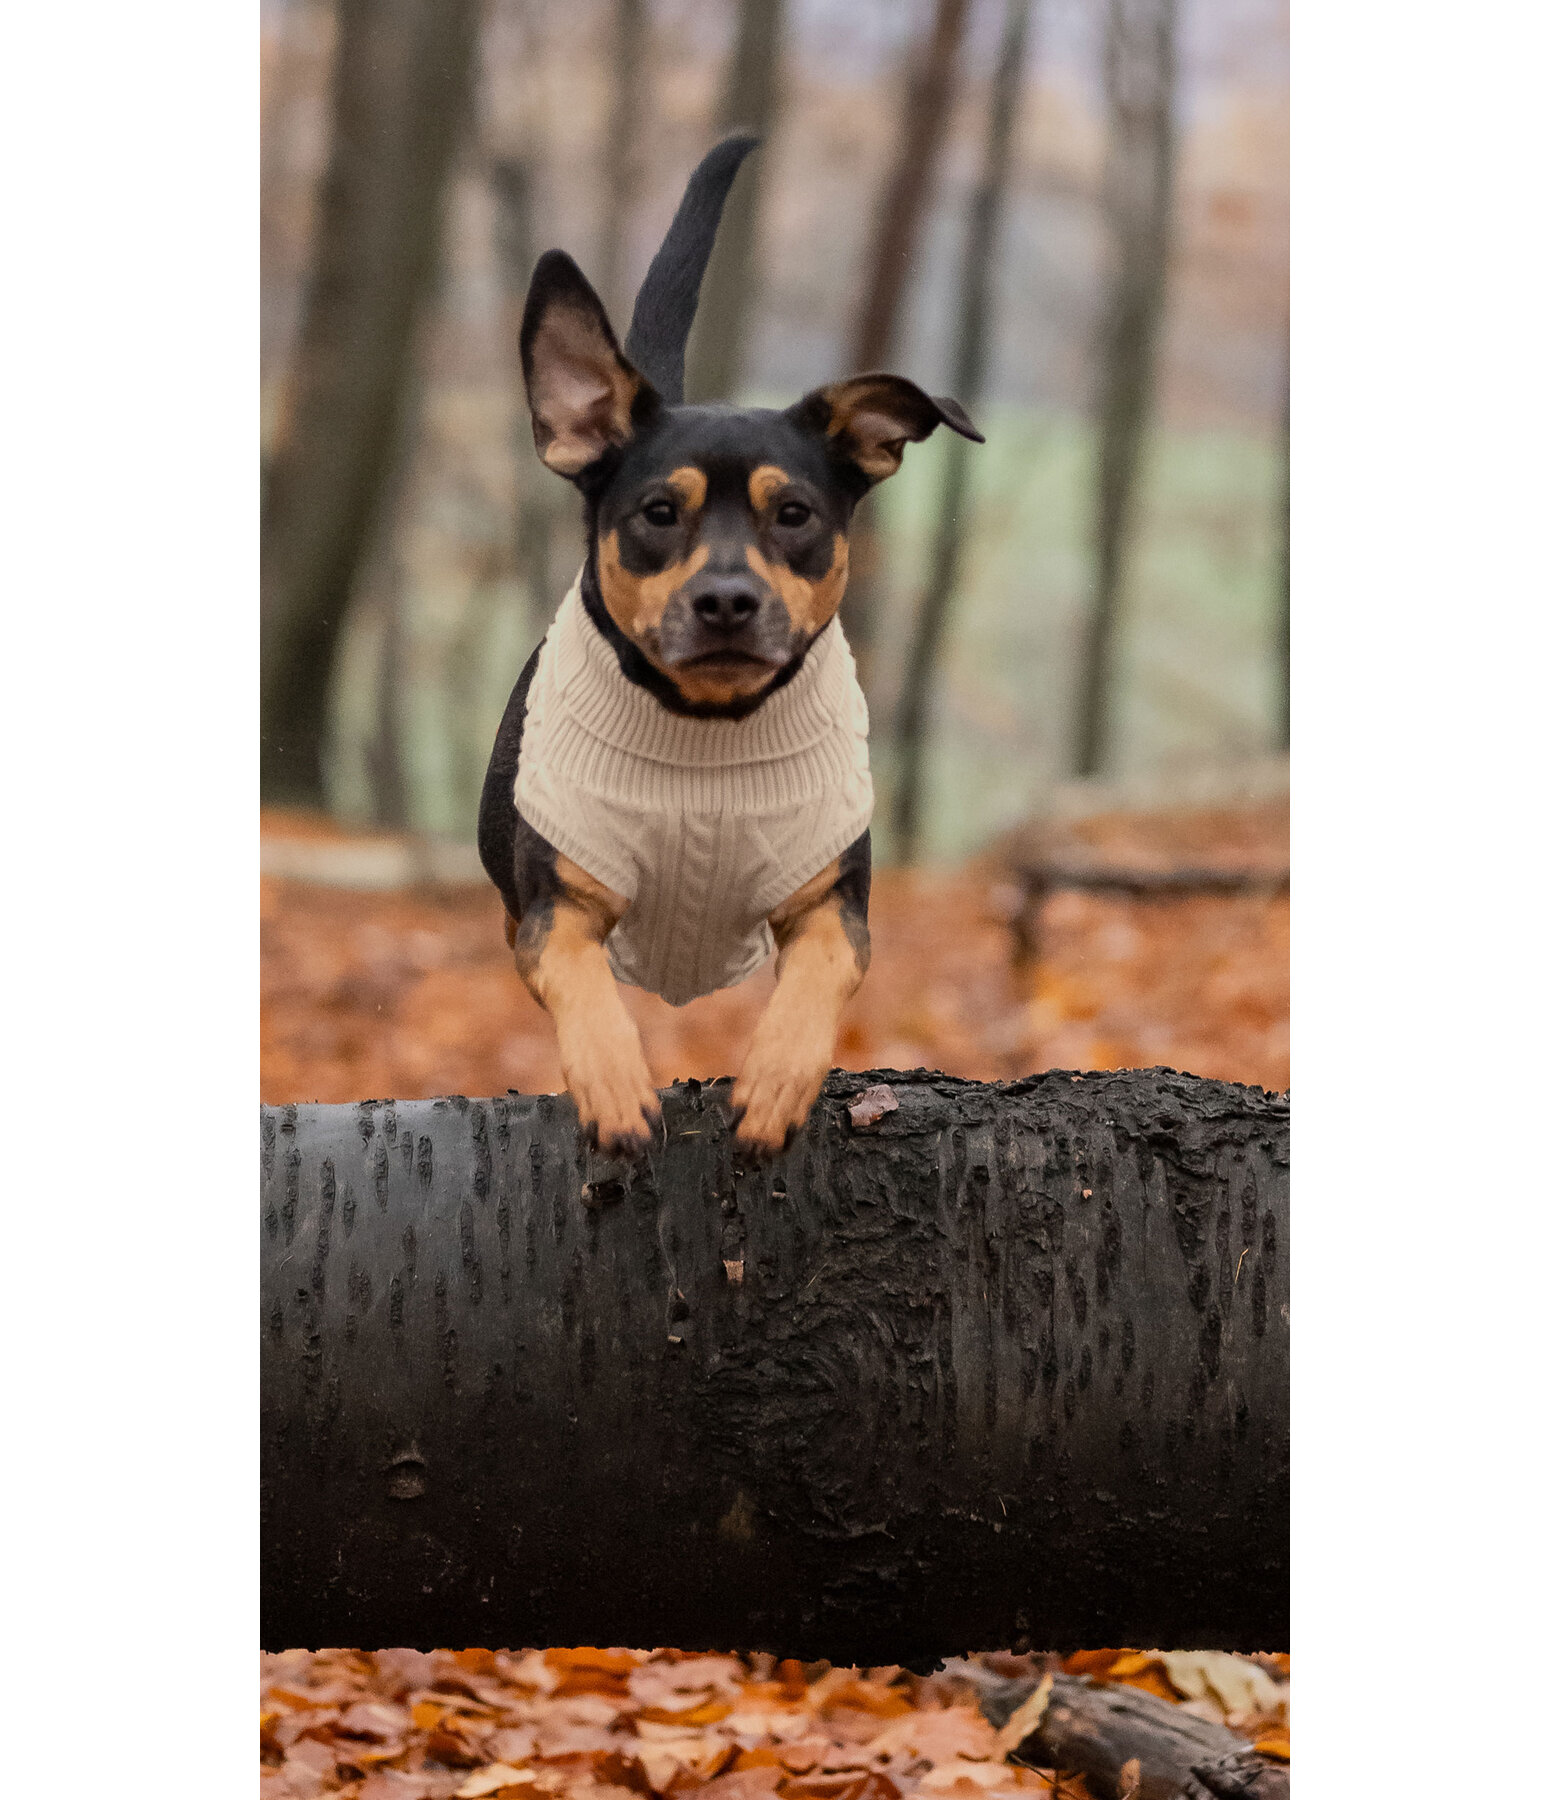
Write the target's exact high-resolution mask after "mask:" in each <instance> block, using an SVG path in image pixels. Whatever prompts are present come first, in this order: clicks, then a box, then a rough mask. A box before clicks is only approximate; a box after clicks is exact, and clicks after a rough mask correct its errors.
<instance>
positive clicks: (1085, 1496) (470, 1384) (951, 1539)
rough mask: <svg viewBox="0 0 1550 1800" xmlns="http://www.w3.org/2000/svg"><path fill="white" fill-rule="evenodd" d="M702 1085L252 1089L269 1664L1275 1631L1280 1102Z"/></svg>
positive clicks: (922, 1079)
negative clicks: (756, 1136)
mask: <svg viewBox="0 0 1550 1800" xmlns="http://www.w3.org/2000/svg"><path fill="white" fill-rule="evenodd" d="M876 1080H886V1081H888V1082H889V1083H891V1085H892V1088H893V1090H894V1094H895V1096H896V1097H897V1101H898V1105H897V1108H896V1109H895V1110H893V1111H888V1112H883V1113H880V1114H879V1116H877V1117H876V1119H875V1122H874V1123H873V1125H872V1126H871V1128H870V1129H869V1130H867V1131H865V1132H862V1131H858V1130H857V1129H856V1128H855V1127H854V1126H853V1125H852V1124H851V1122H850V1117H849V1111H848V1105H847V1102H848V1101H849V1100H850V1099H851V1098H852V1097H854V1096H855V1095H856V1094H857V1093H858V1092H859V1091H860V1090H861V1089H862V1088H864V1087H865V1086H867V1085H868V1083H869V1082H872V1081H876ZM728 1093H729V1086H728V1084H726V1083H719V1082H718V1083H715V1084H712V1085H709V1086H705V1087H702V1086H701V1085H700V1084H698V1083H696V1082H688V1083H685V1084H683V1085H681V1086H678V1087H675V1088H672V1089H669V1090H667V1091H666V1093H665V1094H664V1096H663V1109H664V1119H665V1134H666V1135H665V1142H662V1143H659V1144H658V1145H657V1146H656V1147H655V1148H654V1149H653V1151H652V1153H651V1155H650V1157H649V1158H648V1159H647V1160H646V1161H645V1162H643V1163H642V1164H641V1165H640V1166H638V1167H635V1168H629V1167H626V1166H624V1165H621V1164H617V1163H611V1162H604V1161H602V1160H601V1159H600V1158H598V1157H596V1156H595V1155H593V1154H591V1153H589V1152H588V1151H587V1150H585V1149H584V1148H583V1147H582V1146H581V1145H580V1143H579V1141H578V1136H577V1131H576V1118H575V1111H574V1108H573V1107H572V1105H571V1103H570V1101H569V1100H568V1099H567V1098H566V1097H565V1096H563V1095H561V1096H537V1097H533V1096H515V1095H513V1096H510V1097H507V1098H503V1099H497V1100H491V1101H469V1100H463V1099H448V1100H434V1101H415V1102H409V1103H398V1104H396V1105H395V1104H394V1103H392V1102H383V1103H375V1102H363V1103H361V1104H360V1105H358V1106H290V1107H280V1108H266V1109H264V1111H263V1114H262V1119H261V1133H262V1136H261V1160H262V1200H261V1228H260V1229H261V1241H262V1246H263V1252H262V1268H263V1275H262V1290H263V1359H262V1390H263V1391H262V1469H261V1481H262V1546H263V1547H262V1556H263V1576H262V1579H263V1590H262V1632H263V1641H264V1643H265V1645H266V1646H268V1647H271V1648H274V1649H279V1648H282V1647H295V1646H303V1645H307V1646H317V1645H320V1644H334V1645H354V1646H360V1647H380V1646H384V1645H396V1644H404V1645H417V1646H421V1647H427V1648H428V1647H431V1646H435V1645H449V1646H465V1645H474V1644H480V1645H490V1646H495V1645H514V1646H515V1645H524V1644H554V1643H562V1644H573V1643H599V1644H619V1643H623V1644H638V1645H653V1644H660V1643H671V1644H676V1645H678V1646H680V1647H682V1648H686V1649H690V1648H717V1647H719V1648H730V1647H738V1648H744V1649H755V1648H758V1649H769V1650H773V1651H776V1652H777V1653H779V1654H781V1655H792V1656H799V1657H804V1658H817V1657H828V1658H830V1659H832V1660H833V1661H836V1662H847V1663H849V1662H854V1663H868V1664H873V1663H879V1662H884V1661H891V1662H907V1663H921V1662H927V1661H930V1660H931V1659H934V1658H936V1657H938V1656H940V1655H944V1654H948V1653H951V1652H955V1651H963V1650H968V1649H983V1648H987V1647H1006V1646H1010V1647H1017V1648H1022V1647H1028V1646H1029V1645H1037V1646H1038V1647H1039V1648H1041V1649H1059V1648H1074V1647H1079V1646H1083V1645H1087V1646H1091V1645H1097V1644H1153V1643H1157V1644H1166V1645H1168V1646H1170V1647H1177V1648H1191V1647H1207V1648H1215V1649H1281V1648H1284V1647H1285V1646H1286V1643H1287V1640H1288V1625H1287V1618H1288V1600H1287V1497H1288V1480H1287V1474H1288V1469H1287V1464H1288V1455H1287V1335H1288V1323H1287V1224H1288V1216H1287V1126H1288V1108H1287V1103H1286V1101H1285V1100H1284V1099H1283V1098H1280V1097H1277V1096H1271V1095H1267V1094H1264V1093H1262V1092H1261V1091H1260V1090H1259V1089H1257V1088H1244V1087H1237V1086H1233V1085H1230V1084H1227V1083H1223V1082H1214V1081H1203V1080H1198V1079H1195V1078H1193V1077H1189V1076H1181V1075H1176V1074H1173V1073H1172V1072H1171V1071H1168V1070H1157V1069H1152V1070H1140V1071H1130V1072H1120V1073H1106V1074H1096V1075H1087V1076H1081V1077H1078V1076H1073V1075H1071V1074H1068V1073H1061V1072H1055V1073H1049V1074H1044V1075H1039V1076H1034V1077H1030V1078H1028V1079H1026V1080H1023V1081H1018V1082H1013V1083H1009V1084H1005V1085H998V1086H981V1085H979V1084H976V1083H973V1082H966V1081H959V1080H953V1079H950V1078H948V1077H945V1076H940V1075H929V1074H926V1073H924V1072H916V1073H914V1074H910V1075H897V1074H891V1073H889V1074H884V1075H882V1076H876V1075H874V1076H862V1075H842V1074H839V1073H836V1074H834V1075H832V1076H831V1077H830V1080H829V1082H828V1084H827V1086H826V1088H825V1091H824V1094H823V1096H822V1097H821V1099H820V1100H819V1103H818V1105H817V1106H816V1107H815V1109H814V1113H813V1117H812V1119H811V1120H810V1121H809V1124H808V1126H807V1128H806V1130H805V1131H804V1133H803V1135H802V1137H801V1138H800V1140H799V1141H798V1142H797V1144H795V1145H794V1146H793V1148H792V1149H791V1151H790V1152H788V1154H787V1155H786V1156H785V1157H783V1158H782V1159H780V1161H778V1162H777V1163H776V1164H774V1165H773V1166H772V1167H769V1168H764V1169H744V1168H741V1167H740V1166H739V1165H738V1163H737V1161H736V1160H735V1158H734V1155H733V1147H732V1142H731V1138H730V1132H729V1120H728Z"/></svg>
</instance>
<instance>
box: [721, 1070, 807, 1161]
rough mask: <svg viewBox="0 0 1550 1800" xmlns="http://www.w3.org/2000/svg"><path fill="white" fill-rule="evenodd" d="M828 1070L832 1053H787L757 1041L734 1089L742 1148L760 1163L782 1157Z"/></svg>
mask: <svg viewBox="0 0 1550 1800" xmlns="http://www.w3.org/2000/svg"><path fill="white" fill-rule="evenodd" d="M828 1073H829V1059H828V1056H827V1054H824V1055H823V1056H821V1057H820V1056H817V1055H814V1054H812V1053H811V1052H809V1053H808V1054H806V1055H800V1056H799V1055H792V1054H791V1053H790V1052H789V1051H788V1052H787V1053H785V1054H782V1053H781V1052H779V1051H778V1050H768V1051H764V1050H761V1048H760V1046H759V1045H757V1044H755V1045H754V1046H753V1048H752V1049H750V1051H749V1053H748V1060H747V1062H745V1063H744V1064H743V1071H742V1073H741V1074H740V1075H739V1076H738V1078H737V1080H736V1082H734V1084H733V1087H732V1116H733V1117H734V1118H735V1119H736V1120H737V1139H736V1141H737V1147H738V1148H739V1149H740V1150H741V1151H742V1152H743V1153H744V1154H745V1155H747V1156H750V1157H752V1158H754V1159H755V1160H756V1161H761V1162H762V1161H765V1160H767V1159H768V1158H770V1157H772V1156H779V1155H780V1153H781V1151H782V1150H784V1149H786V1148H787V1147H788V1146H789V1145H790V1143H791V1140H792V1139H793V1138H794V1137H795V1136H796V1134H797V1133H798V1132H799V1131H800V1130H801V1129H802V1127H803V1126H804V1125H805V1124H806V1123H807V1115H808V1114H809V1113H810V1112H811V1111H812V1110H813V1102H814V1101H815V1100H816V1099H817V1098H818V1090H819V1089H820V1088H821V1087H822V1086H823V1083H824V1077H825V1076H826V1075H827V1074H828Z"/></svg>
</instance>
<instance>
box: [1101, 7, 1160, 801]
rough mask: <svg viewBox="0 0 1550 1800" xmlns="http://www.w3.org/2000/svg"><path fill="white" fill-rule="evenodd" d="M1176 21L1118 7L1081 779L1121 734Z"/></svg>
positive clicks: (1109, 47)
mask: <svg viewBox="0 0 1550 1800" xmlns="http://www.w3.org/2000/svg"><path fill="white" fill-rule="evenodd" d="M1176 16H1177V5H1176V0H1109V14H1108V25H1107V30H1106V34H1105V41H1104V85H1105V89H1106V92H1107V95H1108V110H1109V144H1108V156H1107V161H1106V166H1105V169H1104V204H1105V209H1106V211H1107V213H1108V220H1109V231H1110V237H1111V243H1112V257H1113V263H1112V268H1111V272H1110V276H1109V283H1108V293H1107V295H1106V297H1105V300H1104V306H1103V313H1102V318H1101V322H1100V326H1099V336H1098V355H1097V362H1098V493H1097V508H1096V514H1097V516H1096V529H1095V544H1094V552H1095V563H1096V574H1095V581H1094V591H1093V603H1092V611H1091V614H1090V616H1089V619H1088V627H1087V641H1086V644H1085V647H1084V657H1083V666H1082V670H1081V674H1080V678H1079V689H1078V698H1077V715H1076V772H1077V774H1078V775H1095V774H1097V773H1098V771H1099V769H1100V768H1101V767H1102V765H1103V762H1104V758H1105V757H1106V755H1107V754H1108V752H1109V750H1110V748H1111V739H1112V735H1113V721H1112V717H1111V714H1112V708H1113V680H1112V663H1113V649H1114V622H1115V616H1116V613H1117V611H1118V606H1119V598H1120V594H1121V591H1122V589H1123V585H1124V577H1125V564H1126V558H1127V553H1128V551H1129V547H1130V539H1131V528H1132V525H1133V522H1134V517H1135V493H1136V474H1137V471H1138V468H1139V465H1140V456H1141V449H1142V445H1143V442H1144V440H1145V435H1146V426H1147V422H1148V418H1149V416H1150V413H1151V410H1152V399H1153V390H1154V385H1155V382H1154V375H1155V367H1156V350H1157V332H1158V326H1159V323H1160V321H1161V319H1162V311H1163V294H1164V286H1165V280H1166V275H1167V268H1168V252H1169V246H1170V242H1171V239H1172V219H1173V160H1174V158H1173V151H1174V129H1173V89H1174V27H1175V20H1176Z"/></svg>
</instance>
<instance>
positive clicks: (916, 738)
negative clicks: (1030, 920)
mask: <svg viewBox="0 0 1550 1800" xmlns="http://www.w3.org/2000/svg"><path fill="white" fill-rule="evenodd" d="M1032 11H1033V0H1007V9H1006V22H1005V27H1004V30H1003V32H1002V37H1001V54H1000V56H999V58H998V59H997V63H996V75H995V80H994V82H993V83H992V85H991V91H990V113H989V118H988V121H987V124H986V131H985V149H984V155H983V157H982V160H981V164H980V176H979V182H978V185H977V186H976V188H975V190H974V199H973V202H972V204H971V206H970V209H969V229H968V233H967V235H966V237H965V239H964V247H963V268H962V270H961V273H960V277H959V288H960V295H959V302H958V347H957V354H956V356H955V357H954V361H953V389H952V392H953V398H954V399H955V400H961V401H962V402H963V404H964V406H965V407H966V408H967V410H968V412H969V415H970V416H971V417H973V415H974V412H975V409H976V407H977V406H978V405H979V403H980V400H981V399H982V398H983V396H984V392H985V372H986V365H987V364H988V362H989V359H990V348H991V333H992V324H991V288H992V285H993V283H994V280H995V270H996V252H997V248H998V245H999V239H1000V234H1001V215H1002V212H1003V211H1004V209H1005V203H1006V178H1007V166H1008V164H1009V162H1010V161H1011V151H1012V137H1013V133H1014V131H1015V129H1016V125H1017V110H1018V108H1017V103H1018V99H1019V97H1020V95H1021V92H1022V85H1023V62H1024V59H1025V56H1026V53H1027V47H1028V27H1029V22H1030V18H1031V15H1032ZM968 450H969V443H968V440H967V439H966V438H961V437H959V436H958V435H957V434H956V433H953V434H952V436H951V439H950V441H949V443H948V445H947V448H946V451H945V453H944V454H945V457H946V462H945V464H944V467H943V471H942V498H941V501H940V503H939V510H938V513H937V527H936V543H935V545H934V547H933V549H932V556H931V575H930V580H929V581H928V582H927V584H926V591H925V593H924V594H923V595H922V596H921V601H920V612H919V614H918V616H917V618H916V621H915V630H914V633H913V635H912V638H911V641H910V650H909V656H908V659H907V661H906V664H905V669H904V687H903V690H902V692H901V694H900V697H899V715H898V723H897V727H896V730H897V736H898V745H899V773H898V787H897V788H896V789H895V792H894V819H893V830H894V855H895V857H896V858H897V860H898V861H900V862H906V863H907V862H913V861H914V860H915V852H916V847H917V843H918V840H919V835H920V813H921V801H922V795H921V788H922V782H923V772H924V764H925V744H926V714H927V711H928V709H929V706H930V700H931V689H932V686H933V685H934V682H935V678H936V671H937V666H938V664H939V663H940V661H941V655H942V639H943V636H944V634H945V632H946V629H947V620H948V615H949V613H950V612H951V609H952V604H953V599H954V596H955V595H956V593H957V590H958V572H959V565H960V563H961V561H962V555H963V533H964V526H965V524H966V523H967V514H968V507H969V458H968V454H967V453H968Z"/></svg>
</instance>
